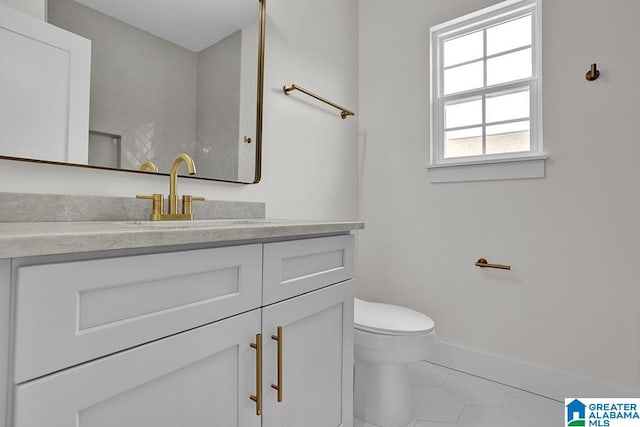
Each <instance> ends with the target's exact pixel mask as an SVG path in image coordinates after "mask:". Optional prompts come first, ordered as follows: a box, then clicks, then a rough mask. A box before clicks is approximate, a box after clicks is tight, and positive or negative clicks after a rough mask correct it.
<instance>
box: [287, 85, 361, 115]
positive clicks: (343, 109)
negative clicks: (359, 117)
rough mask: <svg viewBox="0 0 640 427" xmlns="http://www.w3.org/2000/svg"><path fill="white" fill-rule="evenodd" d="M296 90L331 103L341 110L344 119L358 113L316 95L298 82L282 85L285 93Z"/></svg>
mask: <svg viewBox="0 0 640 427" xmlns="http://www.w3.org/2000/svg"><path fill="white" fill-rule="evenodd" d="M294 90H299V91H300V92H302V93H306V94H307V95H309V96H310V97H312V98H315V99H317V100H318V101H322V102H324V103H325V104H329V105H331V106H332V107H334V108H337V109H338V110H340V117H342V118H343V119H346V118H347V116H355V115H356V113H354V112H353V111H349V110H347V109H346V108H344V107H342V106H340V105H338V104H336V103H335V102H331V101H329V100H328V99H326V98H323V97H321V96H319V95H316V94H315V93H313V92H309V91H308V90H307V89H305V88H303V87H300V86H298V85H296V84H290V85H289V86H287V85H284V86H282V91H283V92H284V94H285V95H289V92H291V91H294Z"/></svg>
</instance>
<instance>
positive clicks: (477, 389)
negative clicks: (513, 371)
mask: <svg viewBox="0 0 640 427" xmlns="http://www.w3.org/2000/svg"><path fill="white" fill-rule="evenodd" d="M442 388H443V389H445V390H447V391H448V392H449V393H450V394H451V395H452V396H453V397H455V398H456V399H458V400H459V401H461V402H462V403H464V404H465V405H478V406H493V407H500V406H502V402H503V401H504V396H505V392H504V391H503V390H502V388H500V387H498V386H497V384H496V383H494V382H492V381H488V380H485V379H482V378H478V377H474V376H471V375H465V374H457V375H449V377H447V379H446V380H445V382H444V383H443V384H442Z"/></svg>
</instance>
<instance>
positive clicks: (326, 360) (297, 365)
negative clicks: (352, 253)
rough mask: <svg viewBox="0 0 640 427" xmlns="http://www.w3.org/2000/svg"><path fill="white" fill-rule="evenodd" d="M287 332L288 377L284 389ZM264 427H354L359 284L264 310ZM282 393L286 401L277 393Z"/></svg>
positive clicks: (313, 294)
mask: <svg viewBox="0 0 640 427" xmlns="http://www.w3.org/2000/svg"><path fill="white" fill-rule="evenodd" d="M278 326H280V327H281V336H280V338H281V340H282V351H281V354H280V357H281V358H282V372H281V377H282V380H281V383H280V384H278V343H277V342H276V341H275V340H274V339H273V338H272V335H274V336H277V331H278ZM262 330H263V342H264V344H263V345H264V355H263V372H264V375H263V389H264V410H263V424H262V425H263V427H300V426H304V427H338V426H342V427H350V426H352V424H353V418H352V417H353V412H352V411H353V282H352V281H347V282H343V283H339V284H337V285H333V286H330V287H327V288H323V289H320V290H317V291H314V292H310V293H308V294H305V295H302V296H299V297H296V298H292V299H289V300H286V301H283V302H280V303H277V304H273V305H271V306H268V307H265V308H263V314H262ZM272 384H274V385H276V386H278V385H279V386H280V387H281V388H282V401H281V402H278V401H277V399H278V392H277V391H276V390H275V389H274V388H273V387H271V385H272Z"/></svg>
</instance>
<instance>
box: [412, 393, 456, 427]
mask: <svg viewBox="0 0 640 427" xmlns="http://www.w3.org/2000/svg"><path fill="white" fill-rule="evenodd" d="M413 391H414V398H415V408H416V413H415V415H416V417H417V418H418V420H420V421H438V422H446V423H456V422H457V420H458V417H459V416H460V413H461V412H462V409H463V408H464V405H463V404H462V402H460V401H459V400H457V399H456V398H455V397H453V396H451V395H450V394H449V393H447V391H446V390H444V389H442V388H441V387H433V386H413Z"/></svg>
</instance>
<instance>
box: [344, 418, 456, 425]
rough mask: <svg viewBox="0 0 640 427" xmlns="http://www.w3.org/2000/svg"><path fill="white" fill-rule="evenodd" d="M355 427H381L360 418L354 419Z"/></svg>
mask: <svg viewBox="0 0 640 427" xmlns="http://www.w3.org/2000/svg"><path fill="white" fill-rule="evenodd" d="M452 425H454V424H449V426H452ZM353 427H380V426H377V425H375V424H370V423H368V422H366V421H363V420H361V419H360V418H356V417H353ZM404 427H417V426H416V422H415V421H412V422H411V423H410V424H409V425H408V426H404ZM436 427H437V426H436Z"/></svg>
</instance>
